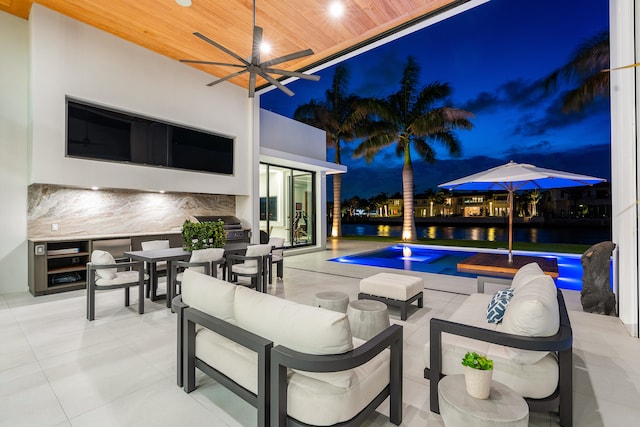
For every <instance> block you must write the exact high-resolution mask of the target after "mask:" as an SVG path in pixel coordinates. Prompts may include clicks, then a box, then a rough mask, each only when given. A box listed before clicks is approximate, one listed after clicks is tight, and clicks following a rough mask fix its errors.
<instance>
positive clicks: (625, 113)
mask: <svg viewBox="0 0 640 427" xmlns="http://www.w3.org/2000/svg"><path fill="white" fill-rule="evenodd" d="M609 4H610V6H609V8H610V24H609V26H610V37H611V41H610V44H611V68H615V67H620V66H623V65H628V64H633V63H635V62H636V58H637V56H636V54H635V50H636V43H635V38H634V30H635V28H636V22H638V20H637V18H636V14H637V13H638V9H639V7H638V6H640V0H611V1H610V3H609ZM637 27H638V28H639V29H640V25H638V26H637ZM637 73H638V69H637V68H629V69H623V70H616V71H612V72H611V175H612V176H611V181H612V206H613V212H612V231H613V241H614V242H615V243H616V245H617V249H616V253H617V280H616V296H617V299H618V304H619V316H620V320H621V321H622V323H624V325H625V326H626V328H627V330H628V332H629V333H630V334H631V335H632V336H635V337H637V336H638V270H639V268H638V244H639V243H640V242H639V240H638V207H639V206H638V203H637V200H638V182H639V180H638V150H637V146H638V141H637V139H638V135H637V112H638V109H637V99H638V98H639V97H638V86H637V85H636V81H637V77H636V76H637Z"/></svg>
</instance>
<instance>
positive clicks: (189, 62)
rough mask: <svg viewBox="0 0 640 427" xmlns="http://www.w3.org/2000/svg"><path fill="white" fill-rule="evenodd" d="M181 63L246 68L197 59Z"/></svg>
mask: <svg viewBox="0 0 640 427" xmlns="http://www.w3.org/2000/svg"><path fill="white" fill-rule="evenodd" d="M180 62H184V63H187V64H204V65H220V66H223V67H237V68H244V67H245V66H246V65H240V64H229V63H228V62H212V61H198V60H195V59H180Z"/></svg>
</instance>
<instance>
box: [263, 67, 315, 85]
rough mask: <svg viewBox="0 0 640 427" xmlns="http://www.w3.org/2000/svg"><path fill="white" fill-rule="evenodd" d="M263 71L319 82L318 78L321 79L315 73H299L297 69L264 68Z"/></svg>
mask: <svg viewBox="0 0 640 427" xmlns="http://www.w3.org/2000/svg"><path fill="white" fill-rule="evenodd" d="M262 71H264V72H266V73H271V74H280V75H283V76H287V77H298V78H301V79H305V80H312V81H314V82H317V81H318V80H320V76H317V75H315V74H304V73H299V72H297V71H287V70H280V69H277V68H263V69H262Z"/></svg>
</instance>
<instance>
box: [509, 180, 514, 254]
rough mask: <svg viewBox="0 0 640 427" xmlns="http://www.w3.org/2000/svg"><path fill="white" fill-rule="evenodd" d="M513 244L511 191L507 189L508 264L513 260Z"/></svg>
mask: <svg viewBox="0 0 640 427" xmlns="http://www.w3.org/2000/svg"><path fill="white" fill-rule="evenodd" d="M512 246H513V191H509V264H511V263H512V262H513V256H512V254H511V248H512Z"/></svg>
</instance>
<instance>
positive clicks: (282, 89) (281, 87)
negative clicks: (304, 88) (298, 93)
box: [259, 72, 295, 96]
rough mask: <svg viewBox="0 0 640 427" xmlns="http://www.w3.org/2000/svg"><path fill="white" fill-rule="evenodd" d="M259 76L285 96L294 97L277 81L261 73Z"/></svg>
mask: <svg viewBox="0 0 640 427" xmlns="http://www.w3.org/2000/svg"><path fill="white" fill-rule="evenodd" d="M259 74H260V76H262V77H264V78H265V79H267V80H268V81H269V83H271V84H272V85H274V86H275V87H277V88H278V89H280V90H281V91H283V92H284V93H286V94H287V95H289V96H293V95H295V94H294V93H293V92H292V91H291V90H290V89H289V88H288V87H286V86H285V85H283V84H282V83H280V82H279V81H277V80H276V79H274V78H273V77H271V76H270V75H269V74H267V73H263V72H261V73H259Z"/></svg>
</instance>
